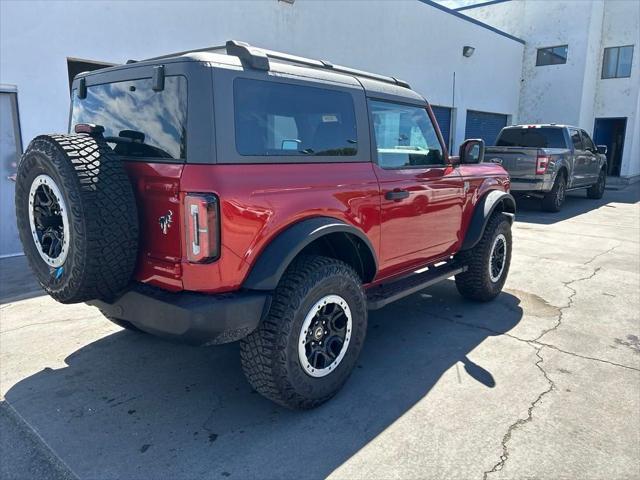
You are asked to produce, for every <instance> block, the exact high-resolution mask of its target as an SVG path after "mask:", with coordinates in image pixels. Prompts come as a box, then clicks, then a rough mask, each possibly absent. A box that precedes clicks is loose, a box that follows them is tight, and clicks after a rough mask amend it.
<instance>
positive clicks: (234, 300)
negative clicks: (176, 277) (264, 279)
mask: <svg viewBox="0 0 640 480" xmlns="http://www.w3.org/2000/svg"><path fill="white" fill-rule="evenodd" d="M270 300H271V296H270V295H269V294H268V293H266V292H233V293H224V294H215V295H205V294H200V293H194V292H179V293H172V292H167V291H164V290H161V289H158V288H154V287H149V286H146V285H142V284H135V285H134V286H133V287H132V288H131V289H130V290H128V291H127V292H125V293H124V294H123V295H121V296H120V297H119V298H117V299H116V300H115V301H113V302H112V303H107V302H103V301H101V300H92V301H91V302H88V303H89V305H93V306H95V307H98V308H99V309H100V310H102V312H103V313H104V314H105V315H108V316H112V317H115V318H118V319H121V320H126V321H128V322H130V323H132V324H133V325H135V326H136V327H138V328H139V329H140V330H144V331H145V332H149V333H151V334H154V335H158V336H161V337H165V338H170V339H175V340H180V341H183V342H187V343H192V344H197V345H203V344H208V345H214V344H221V343H229V342H233V341H236V340H239V339H241V338H243V337H245V336H247V335H248V334H249V333H251V332H252V331H253V330H255V329H256V327H257V326H258V324H259V323H260V320H261V319H262V315H263V313H264V312H266V311H267V309H268V307H269V304H270Z"/></svg>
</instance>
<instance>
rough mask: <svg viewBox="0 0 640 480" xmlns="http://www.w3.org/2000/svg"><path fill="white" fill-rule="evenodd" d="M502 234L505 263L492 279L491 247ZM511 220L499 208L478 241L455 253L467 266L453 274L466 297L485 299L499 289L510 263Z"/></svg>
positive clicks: (499, 290)
mask: <svg viewBox="0 0 640 480" xmlns="http://www.w3.org/2000/svg"><path fill="white" fill-rule="evenodd" d="M500 235H503V236H504V239H505V241H506V245H505V247H506V253H505V259H504V261H505V263H504V268H503V270H502V272H501V274H500V275H499V277H498V280H497V281H493V280H492V279H491V274H490V271H489V268H490V262H491V253H492V247H493V245H494V243H495V242H496V239H497V238H498V236H500ZM511 248H512V247H511V222H510V221H509V219H508V218H507V217H506V216H505V215H503V214H502V213H500V212H497V213H494V214H493V215H492V216H491V218H490V219H489V221H488V223H487V226H486V228H485V230H484V233H483V234H482V238H481V239H480V241H479V242H478V243H477V244H476V245H475V246H474V247H473V248H471V249H469V250H464V251H462V252H460V253H458V255H456V260H457V261H458V262H460V264H461V265H466V266H467V271H466V272H463V273H459V274H458V275H456V277H455V278H456V287H457V288H458V292H460V294H461V295H462V296H463V297H465V298H468V299H469V300H475V301H478V302H488V301H490V300H493V299H494V298H495V297H497V296H498V294H499V293H500V292H501V291H502V288H503V287H504V283H505V282H506V281H507V275H508V274H509V265H510V263H511Z"/></svg>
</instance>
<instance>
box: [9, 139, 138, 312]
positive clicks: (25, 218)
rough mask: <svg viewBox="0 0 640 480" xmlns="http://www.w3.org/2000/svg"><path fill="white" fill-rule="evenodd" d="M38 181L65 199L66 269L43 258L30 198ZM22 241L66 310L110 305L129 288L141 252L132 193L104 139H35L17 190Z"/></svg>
mask: <svg viewBox="0 0 640 480" xmlns="http://www.w3.org/2000/svg"><path fill="white" fill-rule="evenodd" d="M39 175H47V176H48V177H50V178H51V179H52V180H53V182H55V184H56V186H57V187H58V188H59V190H60V191H61V193H62V197H63V200H64V203H65V204H66V206H67V212H66V213H67V220H68V224H69V227H70V228H69V232H70V234H69V237H70V238H69V239H68V242H69V244H68V253H67V256H66V259H65V260H64V264H63V265H62V266H61V267H56V268H52V267H51V266H50V265H49V264H47V263H46V262H45V261H44V260H43V258H41V256H40V253H39V250H38V246H37V245H36V243H35V241H34V238H33V236H32V230H31V227H30V221H29V209H30V205H29V201H30V200H29V193H30V189H31V186H32V183H33V182H34V180H35V179H36V178H37V177H38V176H39ZM15 204H16V216H17V223H18V231H19V234H20V240H21V241H22V246H23V248H24V252H25V254H26V257H27V260H28V261H29V265H30V267H31V269H32V270H33V272H34V274H35V276H36V278H37V279H38V281H39V282H40V284H41V285H42V287H43V288H44V290H45V291H46V292H47V293H48V294H49V295H51V296H52V297H53V298H54V299H56V300H57V301H59V302H62V303H78V302H84V301H87V300H92V299H102V300H107V301H108V300H111V299H112V298H114V297H115V296H116V295H117V294H118V292H119V291H121V290H122V289H123V288H124V287H125V286H126V285H127V284H128V283H129V281H130V279H131V276H132V274H133V270H134V267H135V264H136V256H137V252H138V214H137V208H136V202H135V198H134V193H133V188H132V186H131V183H130V181H129V178H128V177H127V174H126V172H125V170H124V167H123V165H122V163H121V161H120V159H119V158H118V157H117V156H116V155H115V154H114V153H113V151H112V150H111V148H109V146H108V145H107V144H106V143H105V142H104V140H103V139H102V138H94V137H91V136H89V135H84V134H81V135H42V136H39V137H36V138H35V139H34V140H33V141H32V142H31V144H30V145H29V147H28V148H27V151H26V152H25V154H24V155H23V157H22V159H21V161H20V164H19V165H18V173H17V179H16V190H15Z"/></svg>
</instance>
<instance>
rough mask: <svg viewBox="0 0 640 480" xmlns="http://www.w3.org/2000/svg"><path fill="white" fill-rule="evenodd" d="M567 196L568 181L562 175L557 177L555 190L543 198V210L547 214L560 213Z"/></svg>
mask: <svg viewBox="0 0 640 480" xmlns="http://www.w3.org/2000/svg"><path fill="white" fill-rule="evenodd" d="M566 195H567V179H566V178H565V177H564V175H563V174H562V173H560V174H558V175H557V176H556V181H555V182H554V183H553V188H551V191H550V192H549V193H547V194H546V195H545V196H544V197H543V198H542V209H543V210H544V211H545V212H559V211H560V210H561V209H562V205H563V204H564V199H565V197H566Z"/></svg>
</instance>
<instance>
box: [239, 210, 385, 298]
mask: <svg viewBox="0 0 640 480" xmlns="http://www.w3.org/2000/svg"><path fill="white" fill-rule="evenodd" d="M332 233H349V234H352V235H355V236H356V237H357V238H358V239H360V240H362V242H363V243H364V245H366V247H367V249H368V250H369V251H368V253H369V254H370V255H371V258H372V260H373V262H374V263H375V269H374V273H373V276H375V273H376V272H377V271H378V263H377V259H376V255H375V250H374V249H373V245H372V244H371V241H370V240H369V239H368V238H367V236H366V235H365V234H364V233H363V232H362V231H361V230H359V229H357V228H356V227H354V226H353V225H349V224H348V223H345V222H343V221H342V220H338V219H336V218H331V217H313V218H308V219H306V220H301V221H299V222H297V223H294V224H293V225H291V226H289V227H287V228H286V229H285V230H283V231H282V232H280V233H279V234H278V235H277V236H276V237H275V238H274V239H273V240H272V241H271V242H270V243H269V244H268V245H267V247H266V248H265V249H264V250H263V251H262V252H261V253H260V255H259V256H258V259H257V260H256V261H255V263H254V264H253V266H252V268H251V270H250V272H249V275H248V276H247V278H246V279H245V281H244V283H243V284H242V287H243V288H246V289H249V290H274V289H275V288H276V286H277V285H278V282H279V281H280V278H281V277H282V275H283V274H284V272H285V270H286V269H287V267H288V266H289V264H290V263H291V262H292V261H293V259H294V258H295V257H296V256H297V255H298V254H299V253H300V252H301V251H302V250H303V249H304V248H305V247H306V246H307V245H310V244H311V243H312V242H314V241H315V240H317V239H319V238H321V237H323V236H325V235H330V234H332ZM373 276H372V278H371V279H369V280H372V279H373Z"/></svg>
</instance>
